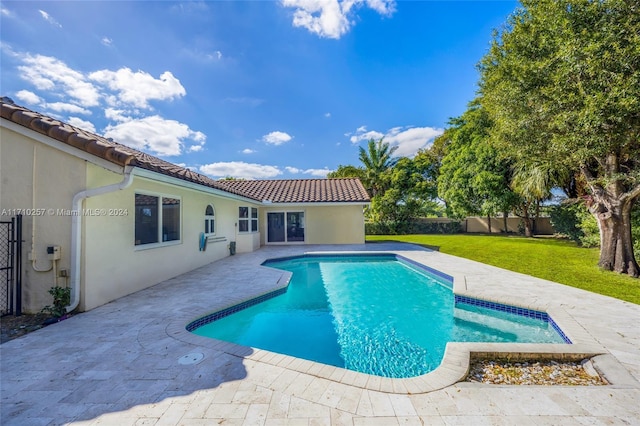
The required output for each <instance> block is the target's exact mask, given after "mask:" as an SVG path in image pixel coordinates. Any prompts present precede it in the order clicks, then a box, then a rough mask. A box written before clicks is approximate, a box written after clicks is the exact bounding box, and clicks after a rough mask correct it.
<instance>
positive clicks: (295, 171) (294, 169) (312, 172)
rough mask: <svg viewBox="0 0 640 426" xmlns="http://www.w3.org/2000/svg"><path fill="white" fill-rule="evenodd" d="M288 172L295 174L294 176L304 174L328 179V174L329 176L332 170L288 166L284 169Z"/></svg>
mask: <svg viewBox="0 0 640 426" xmlns="http://www.w3.org/2000/svg"><path fill="white" fill-rule="evenodd" d="M284 169H285V170H286V171H287V172H289V173H291V174H293V175H298V174H304V175H311V176H315V177H327V174H329V173H330V172H331V170H329V169H327V168H326V167H325V168H324V169H306V170H303V169H299V168H297V167H290V166H287V167H285V168H284Z"/></svg>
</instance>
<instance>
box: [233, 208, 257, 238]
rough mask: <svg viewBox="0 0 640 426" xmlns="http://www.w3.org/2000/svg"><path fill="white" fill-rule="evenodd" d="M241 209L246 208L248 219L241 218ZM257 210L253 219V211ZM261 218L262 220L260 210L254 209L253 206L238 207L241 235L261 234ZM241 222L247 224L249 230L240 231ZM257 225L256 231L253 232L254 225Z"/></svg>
mask: <svg viewBox="0 0 640 426" xmlns="http://www.w3.org/2000/svg"><path fill="white" fill-rule="evenodd" d="M241 208H246V209H247V217H240V209H241ZM254 210H255V212H256V216H255V217H253V211H254ZM259 218H260V211H259V210H258V208H257V207H252V206H238V233H239V234H257V233H258V232H260V222H259ZM241 222H247V230H246V231H241V230H240V223H241ZM254 224H255V228H256V229H255V231H254V230H253V228H254V226H253V225H254Z"/></svg>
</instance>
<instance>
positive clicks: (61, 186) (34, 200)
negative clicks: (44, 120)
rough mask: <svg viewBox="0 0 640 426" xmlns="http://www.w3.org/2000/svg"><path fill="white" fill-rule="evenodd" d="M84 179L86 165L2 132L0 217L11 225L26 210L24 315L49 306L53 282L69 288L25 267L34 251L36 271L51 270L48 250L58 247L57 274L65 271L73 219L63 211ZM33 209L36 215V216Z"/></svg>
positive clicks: (59, 280)
mask: <svg viewBox="0 0 640 426" xmlns="http://www.w3.org/2000/svg"><path fill="white" fill-rule="evenodd" d="M34 170H35V174H34ZM85 178H86V162H85V161H84V160H82V159H80V158H77V157H74V156H72V155H70V154H67V153H65V152H62V151H60V150H58V149H56V148H52V147H49V146H47V145H44V144H42V143H39V142H36V141H35V140H33V139H31V138H29V137H26V136H24V135H21V134H19V133H16V132H14V131H12V130H10V129H8V128H5V127H2V128H1V129H0V214H1V213H2V210H5V211H4V213H5V214H4V215H2V218H1V219H2V220H10V219H11V216H13V213H14V212H13V210H14V209H19V210H25V211H24V212H23V231H22V232H23V239H24V242H23V253H22V258H23V275H22V309H23V312H26V313H35V312H38V311H40V309H42V307H44V306H45V305H49V304H51V303H52V298H51V296H50V295H49V294H48V290H49V288H51V287H53V286H54V285H55V284H56V282H57V284H58V285H61V286H65V285H66V284H67V283H66V278H60V277H58V278H57V279H55V278H54V276H53V269H51V270H49V271H46V272H37V271H36V270H35V269H34V267H33V265H34V264H33V263H32V262H31V261H29V253H30V252H31V251H32V248H33V253H34V256H32V257H35V259H36V262H35V267H36V268H37V269H40V270H43V269H44V270H47V269H50V268H51V267H52V262H51V261H50V260H48V258H47V246H49V245H59V246H60V247H61V258H60V260H58V261H57V270H58V272H59V271H60V270H61V269H64V270H67V271H68V270H69V268H70V257H69V255H70V250H71V218H70V217H69V216H65V215H64V212H63V211H69V210H71V208H72V206H71V202H72V199H73V196H74V195H75V194H76V193H77V192H79V191H81V190H83V189H84V185H85ZM34 179H35V181H34ZM34 191H35V194H34ZM32 209H36V210H35V212H34V211H33V210H32ZM7 213H8V214H7ZM34 213H35V214H34Z"/></svg>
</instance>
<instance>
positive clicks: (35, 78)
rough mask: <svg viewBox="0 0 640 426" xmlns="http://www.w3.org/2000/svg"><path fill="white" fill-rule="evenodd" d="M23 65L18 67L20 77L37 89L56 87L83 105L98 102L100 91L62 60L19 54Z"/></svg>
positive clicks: (95, 104) (52, 88) (87, 105)
mask: <svg viewBox="0 0 640 426" xmlns="http://www.w3.org/2000/svg"><path fill="white" fill-rule="evenodd" d="M18 56H19V57H20V58H21V59H22V62H23V63H24V64H25V65H21V66H19V67H18V69H19V70H20V71H21V72H22V74H21V77H22V79H23V80H26V81H28V82H30V83H31V84H33V85H34V86H35V87H36V88H37V89H40V90H49V91H52V90H54V89H58V88H59V89H58V91H60V89H61V91H63V92H64V94H66V95H68V96H70V97H71V98H73V99H74V100H75V101H77V103H79V104H80V105H82V106H84V107H92V106H97V105H98V104H99V99H100V93H99V91H98V89H97V88H96V87H95V86H94V85H93V84H92V83H90V82H88V81H86V79H85V76H84V75H83V74H82V73H80V72H78V71H75V70H73V69H71V68H69V67H68V66H67V65H66V64H65V63H64V62H62V61H60V60H58V59H56V58H53V57H50V56H44V55H35V56H34V55H31V54H19V55H18Z"/></svg>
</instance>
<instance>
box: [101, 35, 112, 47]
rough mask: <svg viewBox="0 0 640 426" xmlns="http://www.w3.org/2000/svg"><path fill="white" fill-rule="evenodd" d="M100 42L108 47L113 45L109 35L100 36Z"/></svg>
mask: <svg viewBox="0 0 640 426" xmlns="http://www.w3.org/2000/svg"><path fill="white" fill-rule="evenodd" d="M100 42H101V43H102V44H104V45H105V46H107V47H110V46H112V45H113V40H111V39H110V38H109V37H102V40H100Z"/></svg>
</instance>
